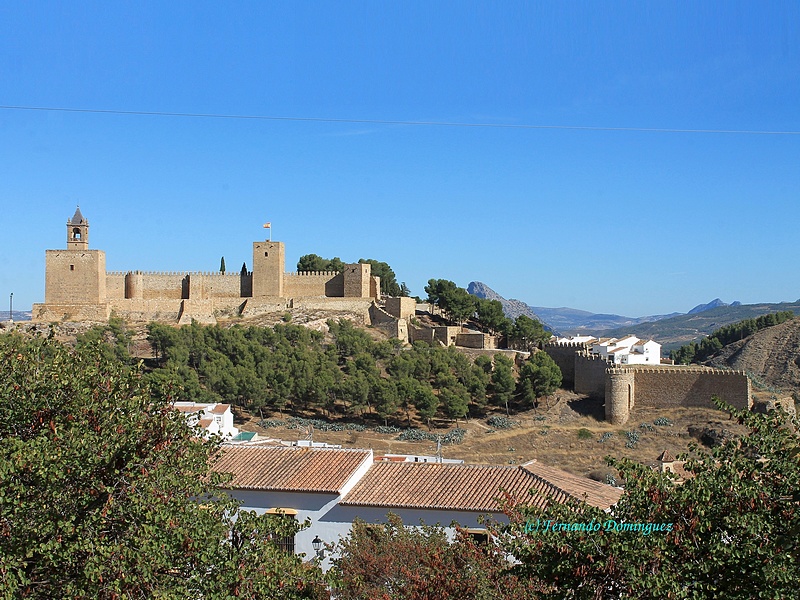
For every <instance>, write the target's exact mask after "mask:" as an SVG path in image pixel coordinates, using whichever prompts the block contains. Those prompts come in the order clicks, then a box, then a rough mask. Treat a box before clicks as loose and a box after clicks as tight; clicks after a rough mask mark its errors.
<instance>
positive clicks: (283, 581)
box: [0, 336, 324, 599]
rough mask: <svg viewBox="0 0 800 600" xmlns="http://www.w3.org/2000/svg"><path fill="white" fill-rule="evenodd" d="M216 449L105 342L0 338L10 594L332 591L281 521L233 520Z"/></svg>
mask: <svg viewBox="0 0 800 600" xmlns="http://www.w3.org/2000/svg"><path fill="white" fill-rule="evenodd" d="M216 450H217V443H216V442H214V441H205V440H202V439H198V438H197V437H196V432H195V431H193V430H192V429H190V428H189V427H188V426H187V425H186V423H185V420H184V418H183V417H182V416H181V415H180V414H179V413H177V412H176V411H174V410H171V409H170V407H169V390H168V389H162V390H156V391H155V393H151V390H150V389H149V388H148V387H147V386H146V385H144V383H143V380H142V378H141V374H140V373H139V372H138V370H137V369H130V368H128V367H125V366H124V365H122V363H121V362H119V361H118V360H115V359H113V357H112V358H110V357H109V356H108V355H107V354H103V353H102V352H99V351H98V349H97V348H92V346H91V345H89V346H85V347H84V348H82V349H80V350H78V351H75V350H70V349H68V348H66V347H64V346H62V345H60V344H58V343H56V342H55V341H52V340H44V339H33V340H31V339H23V338H21V337H17V336H6V337H4V338H3V339H0V598H92V599H94V598H99V599H114V598H118V599H123V598H204V599H211V598H219V599H222V598H232V597H241V598H313V597H319V596H318V594H324V591H323V590H324V586H321V584H320V583H319V582H320V581H321V580H322V574H321V573H320V572H319V570H318V569H316V568H314V567H308V566H306V565H304V564H303V563H302V561H301V559H300V558H299V557H296V556H293V555H287V554H285V553H282V552H281V551H280V550H279V549H278V548H277V546H275V545H274V544H273V543H272V542H271V541H270V536H269V532H271V531H277V529H276V528H277V527H278V525H277V524H276V523H275V522H274V521H272V520H270V519H268V518H266V517H263V516H262V517H256V516H255V515H252V514H247V513H242V515H241V516H240V517H239V519H238V520H235V515H236V511H237V508H238V505H237V503H236V502H235V501H234V500H232V499H231V498H229V497H227V496H226V495H224V494H222V493H220V492H219V491H218V486H219V485H222V484H224V482H225V478H224V477H223V476H221V475H219V474H216V473H213V472H211V471H210V469H209V460H211V459H212V457H213V455H214V453H215V452H216ZM234 520H235V522H234ZM277 533H278V535H282V534H284V533H285V532H277Z"/></svg>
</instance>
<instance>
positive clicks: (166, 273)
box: [106, 270, 238, 277]
mask: <svg viewBox="0 0 800 600" xmlns="http://www.w3.org/2000/svg"><path fill="white" fill-rule="evenodd" d="M128 274H131V275H146V276H148V277H150V276H158V277H186V276H187V275H191V274H192V273H190V272H189V271H137V270H134V271H106V275H107V276H109V277H119V276H123V277H124V276H125V275H128ZM237 275H238V273H237Z"/></svg>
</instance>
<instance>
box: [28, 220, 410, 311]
mask: <svg viewBox="0 0 800 600" xmlns="http://www.w3.org/2000/svg"><path fill="white" fill-rule="evenodd" d="M285 256H286V252H285V248H284V244H283V242H274V241H272V240H267V241H258V242H253V270H252V271H246V270H244V269H243V270H242V271H241V272H239V273H221V272H155V273H154V272H142V271H106V255H105V252H103V251H102V250H90V249H89V221H88V220H86V218H85V217H84V216H83V214H82V213H81V210H80V207H78V208H77V209H76V210H75V214H74V215H73V216H72V218H71V219H69V220H68V221H67V247H66V249H65V250H47V251H46V256H45V300H44V304H34V305H33V320H34V321H64V320H71V321H107V320H108V319H109V317H111V316H112V314H115V315H119V316H122V317H125V318H128V319H131V320H136V321H153V320H157V321H167V322H178V323H190V322H191V321H192V320H196V321H199V322H202V323H214V322H216V315H220V314H227V315H242V316H253V315H257V314H261V313H270V312H281V311H285V310H287V309H291V308H301V307H302V308H309V309H315V308H323V309H327V310H342V311H350V312H356V313H362V314H364V315H365V319H368V313H369V311H370V308H371V306H372V305H373V303H374V300H376V299H378V297H379V295H380V278H379V277H376V276H373V275H372V273H371V265H369V264H348V265H345V268H344V271H343V272H335V271H330V272H327V271H326V272H300V273H287V272H285ZM406 311H407V309H406ZM412 314H413V312H412ZM398 316H399V315H398ZM395 320H396V319H395Z"/></svg>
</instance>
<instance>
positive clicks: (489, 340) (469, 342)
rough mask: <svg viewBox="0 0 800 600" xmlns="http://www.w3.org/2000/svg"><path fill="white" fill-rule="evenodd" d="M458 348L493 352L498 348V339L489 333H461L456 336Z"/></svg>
mask: <svg viewBox="0 0 800 600" xmlns="http://www.w3.org/2000/svg"><path fill="white" fill-rule="evenodd" d="M456 346H461V347H463V348H476V349H480V350H492V349H495V348H497V338H496V337H495V336H493V335H489V334H488V333H480V332H475V333H459V334H457V335H456Z"/></svg>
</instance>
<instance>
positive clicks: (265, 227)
mask: <svg viewBox="0 0 800 600" xmlns="http://www.w3.org/2000/svg"><path fill="white" fill-rule="evenodd" d="M264 229H272V223H269V222H267V223H264Z"/></svg>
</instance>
